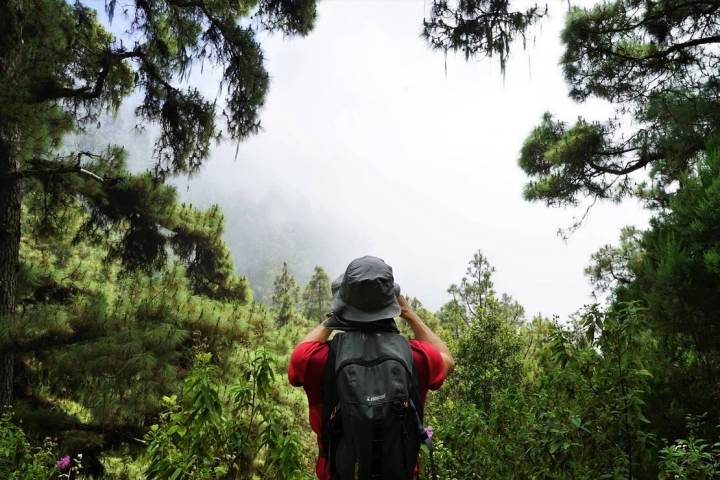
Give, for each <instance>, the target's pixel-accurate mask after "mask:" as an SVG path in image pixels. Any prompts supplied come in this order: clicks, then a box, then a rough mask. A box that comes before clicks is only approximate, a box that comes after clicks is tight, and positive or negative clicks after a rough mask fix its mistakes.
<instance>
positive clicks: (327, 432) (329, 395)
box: [320, 333, 343, 458]
mask: <svg viewBox="0 0 720 480" xmlns="http://www.w3.org/2000/svg"><path fill="white" fill-rule="evenodd" d="M342 336H343V334H342V333H340V334H337V335H335V337H334V338H333V339H332V340H331V341H330V350H329V351H328V359H327V364H326V366H325V381H324V382H323V384H322V401H323V411H322V430H321V440H322V441H321V443H322V450H321V452H320V455H322V456H324V457H326V458H332V456H330V455H328V451H327V450H328V448H329V447H330V440H331V434H332V432H331V428H330V427H331V426H330V417H331V416H332V414H333V410H334V409H335V407H336V406H337V403H338V395H337V385H336V378H335V360H336V359H337V350H338V346H339V344H340V342H341V341H342Z"/></svg>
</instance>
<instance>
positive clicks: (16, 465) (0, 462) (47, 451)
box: [0, 413, 71, 480]
mask: <svg viewBox="0 0 720 480" xmlns="http://www.w3.org/2000/svg"><path fill="white" fill-rule="evenodd" d="M55 462H56V457H55V454H54V453H53V445H52V443H49V442H46V443H45V444H44V445H43V446H42V447H39V448H32V447H31V446H30V443H29V442H28V440H27V438H26V437H25V434H24V433H23V431H22V429H20V427H18V426H17V425H15V424H14V423H13V421H12V417H11V415H10V414H9V413H3V414H2V415H1V416H0V478H2V479H4V480H48V479H51V478H58V475H60V474H61V471H60V470H59V468H58V464H56V463H55ZM67 462H69V463H68V465H67V467H70V462H71V460H70V458H69V457H68V459H67ZM63 464H64V463H63ZM63 470H65V469H63ZM68 478H69V477H68Z"/></svg>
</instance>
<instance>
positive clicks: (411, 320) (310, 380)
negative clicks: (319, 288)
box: [288, 257, 455, 480]
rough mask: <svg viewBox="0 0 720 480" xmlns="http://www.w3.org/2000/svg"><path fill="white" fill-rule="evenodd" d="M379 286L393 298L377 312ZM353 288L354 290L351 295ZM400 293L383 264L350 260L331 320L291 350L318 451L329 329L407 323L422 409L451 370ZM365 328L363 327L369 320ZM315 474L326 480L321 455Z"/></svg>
mask: <svg viewBox="0 0 720 480" xmlns="http://www.w3.org/2000/svg"><path fill="white" fill-rule="evenodd" d="M354 279H355V280H357V282H356V283H355V284H353V280H354ZM388 285H389V286H388ZM368 286H370V287H372V288H368ZM383 286H387V289H389V290H388V291H387V292H386V294H388V295H392V298H393V300H394V303H393V304H386V305H380V306H378V307H377V308H376V307H374V306H373V303H372V301H371V300H372V298H371V297H373V296H374V295H376V294H377V292H378V289H382V288H383ZM363 288H364V289H365V290H363ZM352 289H354V292H350V290H352ZM393 289H394V292H395V293H394V294H393ZM344 292H345V293H346V294H345V295H343V293H344ZM348 292H349V293H348ZM359 293H360V297H365V298H360V299H358V298H357V297H358V294H359ZM398 293H399V287H398V286H397V284H395V283H394V280H393V277H392V269H391V268H390V267H389V266H387V265H386V264H385V263H384V262H383V261H382V260H380V259H377V258H375V257H362V258H359V259H356V260H353V262H351V263H350V265H349V266H348V270H346V272H345V275H344V276H341V277H340V278H339V279H338V280H336V281H335V282H333V314H334V316H333V317H331V318H330V319H329V320H326V321H325V322H323V323H322V324H320V325H318V326H317V327H315V328H313V329H312V330H311V331H310V332H309V333H308V334H307V335H306V336H305V337H304V338H303V339H302V340H301V341H300V343H299V344H298V345H297V346H296V347H295V349H294V350H293V353H292V356H291V358H290V364H289V365H288V379H289V380H290V383H291V384H292V385H294V386H297V387H304V389H305V393H306V394H307V398H308V405H309V410H310V426H311V428H312V429H313V431H314V432H315V434H316V435H317V441H318V447H319V450H320V452H323V451H325V449H324V448H323V447H324V446H323V445H322V414H323V398H322V385H323V382H324V381H325V367H326V365H327V363H328V353H329V351H330V348H329V343H328V338H329V337H330V334H331V333H332V331H333V329H338V330H350V329H352V328H353V326H357V325H358V324H357V322H353V320H357V321H360V319H362V320H363V321H366V320H367V319H371V321H372V322H377V323H378V324H384V325H388V324H391V325H392V327H394V326H395V324H394V320H392V317H393V316H395V315H396V314H398V313H399V315H400V317H401V318H403V319H404V320H405V321H406V322H407V323H408V325H409V326H410V328H411V329H412V331H413V334H414V337H415V338H414V339H412V340H410V342H409V343H410V347H411V351H412V357H413V363H414V366H415V372H416V374H417V380H418V386H419V394H420V401H421V403H422V404H423V405H424V404H425V398H426V396H427V391H428V390H437V389H438V388H440V386H441V385H442V383H443V380H444V379H445V376H446V375H447V374H448V373H450V372H451V371H452V369H453V368H454V366H455V362H454V360H453V357H452V354H451V353H450V350H448V348H447V345H446V344H445V342H444V341H443V340H442V339H441V338H440V337H438V336H437V335H436V334H435V333H434V332H433V331H432V330H431V329H430V328H429V327H428V326H427V325H426V324H425V323H424V322H423V321H422V319H420V317H418V316H417V314H416V313H415V312H414V311H413V309H412V308H410V306H409V305H408V304H407V301H406V300H405V298H404V297H403V296H402V295H397V294H398ZM368 298H370V301H369V300H368ZM353 300H354V301H353ZM373 315H374V316H373ZM348 317H350V318H349V319H348ZM375 317H378V318H377V320H373V318H375ZM388 317H389V318H388ZM365 324H366V325H367V322H366V323H365ZM315 473H316V474H317V477H318V479H319V480H329V479H330V467H329V463H328V461H327V459H326V458H325V456H324V455H323V454H322V453H321V454H320V455H319V456H318V459H317V462H316V465H315Z"/></svg>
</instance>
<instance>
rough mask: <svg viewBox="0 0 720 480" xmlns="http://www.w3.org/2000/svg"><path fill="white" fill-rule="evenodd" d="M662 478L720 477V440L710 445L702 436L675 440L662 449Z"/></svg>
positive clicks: (694, 479) (699, 479) (673, 479)
mask: <svg viewBox="0 0 720 480" xmlns="http://www.w3.org/2000/svg"><path fill="white" fill-rule="evenodd" d="M659 466H660V477H659V478H660V480H670V479H672V480H706V479H713V478H720V442H719V443H715V444H714V445H709V444H708V442H706V441H705V440H702V439H700V438H695V437H690V438H688V439H687V440H684V439H680V440H675V443H674V444H673V445H670V446H668V447H665V448H663V449H662V450H660V464H659Z"/></svg>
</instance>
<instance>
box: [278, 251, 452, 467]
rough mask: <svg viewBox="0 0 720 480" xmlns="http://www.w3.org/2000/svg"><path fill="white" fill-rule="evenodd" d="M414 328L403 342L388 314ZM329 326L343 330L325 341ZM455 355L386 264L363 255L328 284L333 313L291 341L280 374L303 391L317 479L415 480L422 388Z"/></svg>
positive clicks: (437, 379) (429, 386) (437, 381)
mask: <svg viewBox="0 0 720 480" xmlns="http://www.w3.org/2000/svg"><path fill="white" fill-rule="evenodd" d="M398 315H400V316H401V317H402V318H404V319H405V320H406V321H407V322H408V324H409V326H410V327H411V329H412V330H413V332H414V334H415V339H414V340H410V341H409V342H408V340H407V339H405V337H403V336H401V335H400V334H399V333H398V331H397V327H396V325H395V321H394V320H393V317H395V316H398ZM332 330H340V331H342V332H345V333H340V334H338V335H336V336H335V337H334V339H333V341H332V342H328V341H327V340H328V338H329V336H330V334H331V332H332ZM453 366H454V362H453V359H452V355H451V354H450V352H449V350H448V349H447V346H446V345H445V343H444V342H443V341H442V340H441V339H440V338H439V337H438V336H437V335H435V333H433V332H432V331H431V330H430V329H429V328H428V327H427V326H426V325H425V324H424V323H423V321H422V320H421V319H420V318H419V317H418V316H417V315H416V314H415V313H414V312H413V311H412V309H411V308H410V307H409V306H408V305H407V303H406V301H405V299H404V298H403V297H402V296H400V295H399V287H398V286H397V284H395V283H394V279H393V276H392V269H391V268H390V267H389V266H387V265H386V264H385V263H384V262H383V261H382V260H380V259H377V258H374V257H362V258H359V259H356V260H353V262H351V263H350V265H349V266H348V269H347V270H346V272H345V274H344V275H343V276H341V277H340V278H339V279H337V280H336V281H335V282H333V315H332V316H331V317H330V318H329V319H328V320H326V321H325V322H323V324H322V325H319V326H317V327H315V328H314V329H313V330H312V331H311V332H310V333H308V335H306V337H305V338H304V339H303V340H302V341H301V342H300V343H299V344H298V345H297V346H296V347H295V350H294V351H293V354H292V357H291V361H290V364H289V366H288V377H289V380H290V383H291V384H293V385H295V386H303V387H304V388H305V392H306V393H307V396H308V404H309V409H310V425H311V427H312V429H313V431H314V432H315V433H316V434H317V436H318V447H319V456H318V461H317V464H316V473H317V476H318V478H319V479H320V480H329V479H338V480H344V479H346V478H353V479H378V480H380V479H393V480H402V479H410V478H413V477H414V475H415V474H416V462H417V452H418V449H419V445H420V442H421V441H422V440H423V439H424V438H423V437H425V435H426V434H425V432H424V430H423V429H422V417H423V407H424V403H425V397H426V394H427V391H428V390H434V389H437V388H439V387H440V385H441V384H442V382H443V380H444V378H445V375H446V374H447V373H448V372H449V371H450V370H452V368H453Z"/></svg>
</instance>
